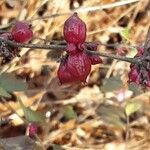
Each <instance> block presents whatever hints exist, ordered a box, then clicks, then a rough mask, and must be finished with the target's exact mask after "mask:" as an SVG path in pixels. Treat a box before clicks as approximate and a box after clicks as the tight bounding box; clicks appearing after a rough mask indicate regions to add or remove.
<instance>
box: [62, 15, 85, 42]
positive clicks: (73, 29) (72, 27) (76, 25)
mask: <svg viewBox="0 0 150 150" xmlns="http://www.w3.org/2000/svg"><path fill="white" fill-rule="evenodd" d="M64 38H65V40H66V42H68V43H74V44H79V43H80V44H81V43H84V42H85V39H86V24H85V23H84V22H83V21H82V20H81V19H80V18H79V17H78V15H77V13H74V14H73V15H72V16H71V17H69V18H68V19H67V20H66V21H65V23H64Z"/></svg>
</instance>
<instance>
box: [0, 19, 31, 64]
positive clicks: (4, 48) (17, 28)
mask: <svg viewBox="0 0 150 150" xmlns="http://www.w3.org/2000/svg"><path fill="white" fill-rule="evenodd" d="M32 37H33V32H32V30H31V25H29V24H28V23H26V22H21V21H18V22H16V23H15V24H14V26H13V27H12V29H11V31H10V32H6V33H2V34H0V38H2V39H5V40H10V41H15V42H18V43H24V42H29V41H30V40H31V39H32ZM0 54H1V56H2V57H3V62H2V63H6V62H9V61H10V60H12V59H13V58H14V57H16V56H19V49H18V48H16V47H11V46H10V45H8V44H7V43H6V42H1V43H0Z"/></svg>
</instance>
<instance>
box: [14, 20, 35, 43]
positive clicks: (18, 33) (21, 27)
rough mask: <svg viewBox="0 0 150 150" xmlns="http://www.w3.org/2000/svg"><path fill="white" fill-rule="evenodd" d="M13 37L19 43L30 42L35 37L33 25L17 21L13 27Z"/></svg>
mask: <svg viewBox="0 0 150 150" xmlns="http://www.w3.org/2000/svg"><path fill="white" fill-rule="evenodd" d="M12 37H13V40H15V41H16V42H19V43H24V42H29V41H30V40H31V39H32V37H33V32H32V30H31V25H29V24H28V23H26V22H21V21H19V22H16V24H15V25H14V26H13V28H12Z"/></svg>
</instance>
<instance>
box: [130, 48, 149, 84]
mask: <svg viewBox="0 0 150 150" xmlns="http://www.w3.org/2000/svg"><path fill="white" fill-rule="evenodd" d="M143 54H144V48H138V53H137V54H136V55H135V57H134V58H138V57H139V58H142V57H143ZM128 76H129V81H128V82H129V83H131V82H135V83H136V84H137V85H139V84H142V85H144V86H147V87H150V69H148V68H146V67H144V66H142V65H138V64H131V65H130V72H129V75H128Z"/></svg>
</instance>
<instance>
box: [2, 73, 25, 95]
mask: <svg viewBox="0 0 150 150" xmlns="http://www.w3.org/2000/svg"><path fill="white" fill-rule="evenodd" d="M0 87H1V88H3V89H4V90H6V91H7V92H14V91H24V90H26V89H27V84H26V83H24V82H23V81H22V80H18V79H16V78H15V77H13V76H12V75H11V74H7V73H4V74H1V75H0Z"/></svg>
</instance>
